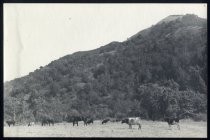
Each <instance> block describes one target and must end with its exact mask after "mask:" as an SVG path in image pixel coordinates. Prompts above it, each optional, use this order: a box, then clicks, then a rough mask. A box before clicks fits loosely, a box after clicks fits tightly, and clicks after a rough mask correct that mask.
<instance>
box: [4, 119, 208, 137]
mask: <svg viewBox="0 0 210 140" xmlns="http://www.w3.org/2000/svg"><path fill="white" fill-rule="evenodd" d="M180 128H181V130H178V129H177V126H176V125H173V126H172V129H171V130H170V129H169V127H168V124H167V123H166V122H159V121H154V122H153V121H145V120H142V129H141V130H138V126H133V128H132V129H129V126H128V125H127V124H121V122H108V123H107V124H103V125H102V124H101V121H94V124H90V125H88V126H84V124H83V122H79V126H74V127H73V125H72V123H66V122H65V123H56V124H55V125H54V126H41V124H36V125H34V126H30V127H28V126H27V125H25V126H24V125H16V126H11V127H8V125H6V126H4V137H204V138H206V137H207V122H194V121H191V120H181V121H180Z"/></svg>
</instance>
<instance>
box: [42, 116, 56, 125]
mask: <svg viewBox="0 0 210 140" xmlns="http://www.w3.org/2000/svg"><path fill="white" fill-rule="evenodd" d="M50 124H52V125H54V120H53V119H49V118H48V119H46V118H44V119H42V126H45V125H49V126H50Z"/></svg>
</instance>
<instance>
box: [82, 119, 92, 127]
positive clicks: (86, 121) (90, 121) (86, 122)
mask: <svg viewBox="0 0 210 140" xmlns="http://www.w3.org/2000/svg"><path fill="white" fill-rule="evenodd" d="M83 121H84V125H86V126H87V125H88V124H90V123H92V124H93V118H83Z"/></svg>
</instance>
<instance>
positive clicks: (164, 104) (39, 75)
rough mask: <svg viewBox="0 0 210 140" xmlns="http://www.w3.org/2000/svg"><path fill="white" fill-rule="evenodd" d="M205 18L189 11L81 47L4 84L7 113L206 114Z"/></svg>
mask: <svg viewBox="0 0 210 140" xmlns="http://www.w3.org/2000/svg"><path fill="white" fill-rule="evenodd" d="M206 86H207V25H206V19H202V18H199V17H197V16H195V15H185V16H183V17H182V18H181V19H177V20H173V21H170V22H162V23H160V24H156V25H154V26H152V27H151V28H148V29H145V30H143V31H142V32H139V33H137V34H136V35H135V36H133V37H131V38H129V39H128V40H126V41H124V42H112V43H110V44H108V45H106V46H102V47H100V48H98V49H96V50H92V51H86V52H77V53H74V54H72V55H67V56H64V57H62V58H60V59H58V60H56V61H53V62H51V63H50V64H48V65H47V66H45V67H40V68H39V69H37V70H35V71H34V72H31V73H29V75H27V76H25V77H22V78H17V79H15V80H12V81H9V82H6V83H5V85H4V118H5V119H11V118H15V120H17V121H19V122H26V121H28V120H37V121H38V120H40V119H41V118H42V117H46V116H47V117H51V118H53V119H55V120H56V121H63V120H65V116H66V115H91V116H92V117H94V118H95V119H96V118H97V119H102V118H105V117H118V118H122V117H126V116H141V117H142V118H145V119H153V120H158V119H161V118H163V116H164V115H167V114H168V115H170V114H171V113H173V112H177V113H178V114H182V113H185V112H190V113H194V114H199V113H206V112H207V87H206Z"/></svg>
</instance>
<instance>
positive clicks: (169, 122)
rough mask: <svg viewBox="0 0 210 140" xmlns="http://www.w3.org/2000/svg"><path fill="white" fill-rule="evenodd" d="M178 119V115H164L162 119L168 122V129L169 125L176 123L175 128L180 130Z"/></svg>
mask: <svg viewBox="0 0 210 140" xmlns="http://www.w3.org/2000/svg"><path fill="white" fill-rule="evenodd" d="M179 120H180V119H179V118H178V117H164V121H166V122H167V123H168V126H169V129H171V125H177V128H178V129H179V130H180V126H179Z"/></svg>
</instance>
